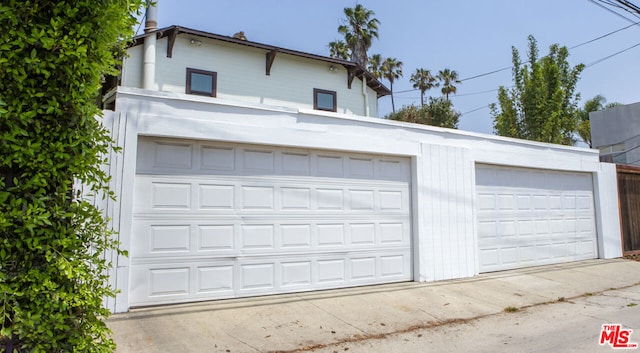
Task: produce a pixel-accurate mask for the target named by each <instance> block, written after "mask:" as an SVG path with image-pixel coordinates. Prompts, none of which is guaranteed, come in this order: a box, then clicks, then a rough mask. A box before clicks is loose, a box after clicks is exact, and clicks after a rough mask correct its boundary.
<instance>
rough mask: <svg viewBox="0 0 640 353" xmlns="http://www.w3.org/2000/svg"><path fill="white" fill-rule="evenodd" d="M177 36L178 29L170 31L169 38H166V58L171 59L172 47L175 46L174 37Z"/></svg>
mask: <svg viewBox="0 0 640 353" xmlns="http://www.w3.org/2000/svg"><path fill="white" fill-rule="evenodd" d="M177 36H178V29H177V28H174V29H172V30H171V33H170V34H169V37H168V38H167V58H171V57H173V45H174V44H176V37H177Z"/></svg>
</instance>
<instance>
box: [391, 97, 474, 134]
mask: <svg viewBox="0 0 640 353" xmlns="http://www.w3.org/2000/svg"><path fill="white" fill-rule="evenodd" d="M460 115H461V114H460V112H458V111H456V110H455V109H453V105H452V104H451V102H450V101H448V100H446V99H445V98H444V97H437V98H433V97H429V102H428V103H427V104H425V105H422V106H420V107H417V106H415V105H409V106H405V107H402V109H400V110H399V111H398V112H396V113H391V114H389V115H388V116H387V117H386V118H387V119H391V120H397V121H404V122H408V123H415V124H424V125H432V126H438V127H446V128H450V129H457V128H458V122H459V121H460Z"/></svg>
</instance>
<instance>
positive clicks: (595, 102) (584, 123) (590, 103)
mask: <svg viewBox="0 0 640 353" xmlns="http://www.w3.org/2000/svg"><path fill="white" fill-rule="evenodd" d="M606 102H607V100H606V99H605V98H604V97H603V96H602V95H599V94H598V95H596V96H595V97H593V98H591V99H589V100H587V101H586V102H584V106H583V107H582V108H581V109H578V112H577V113H578V126H577V128H576V130H577V132H578V135H579V136H580V138H581V139H582V141H584V143H586V144H587V145H589V148H593V146H592V141H591V124H590V121H589V113H591V112H596V111H598V110H603V109H609V108H614V107H617V106H619V105H621V104H620V103H609V104H606V105H605V103H606Z"/></svg>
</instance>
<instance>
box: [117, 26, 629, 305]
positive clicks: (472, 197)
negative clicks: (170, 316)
mask: <svg viewBox="0 0 640 353" xmlns="http://www.w3.org/2000/svg"><path fill="white" fill-rule="evenodd" d="M143 37H146V41H145V38H139V39H138V41H136V42H135V43H134V44H133V45H132V46H131V47H130V49H129V57H128V58H127V59H126V61H125V63H124V68H123V69H124V70H123V75H122V78H121V81H120V82H119V84H118V86H117V87H115V88H114V89H112V90H111V91H110V92H109V93H108V94H107V95H106V96H105V104H106V106H107V107H108V108H110V109H109V110H105V124H106V125H107V126H108V127H109V128H110V129H111V131H112V132H113V135H114V137H115V139H116V140H117V143H118V144H119V145H120V146H122V147H123V153H122V154H120V155H114V156H113V157H112V163H111V165H110V168H111V174H112V175H113V176H114V182H113V188H114V190H115V192H116V194H117V195H118V202H117V203H111V204H109V205H107V206H106V209H107V213H108V215H109V216H110V217H111V218H112V221H113V226H114V228H116V230H118V231H119V240H120V242H121V244H122V245H121V246H122V248H123V249H125V250H128V252H129V256H128V257H124V256H114V257H113V261H114V269H113V273H112V276H111V277H112V279H113V285H114V286H115V287H116V288H117V289H119V290H121V292H120V294H119V295H118V297H117V298H116V299H115V300H114V301H110V302H109V303H108V305H109V307H110V308H111V309H112V310H113V311H116V312H123V311H127V310H128V309H129V308H130V307H134V306H144V305H154V304H165V303H181V302H191V301H200V300H212V299H221V298H234V297H244V296H256V295H265V294H276V293H286V292H298V291H312V290H320V289H328V288H341V287H349V286H360V285H371V284H379V283H389V282H399V281H437V280H444V279H452V278H462V277H470V276H475V275H477V274H479V273H481V272H488V271H498V270H504V269H512V268H519V267H528V266H537V265H543V264H554V263H561V262H568V261H576V260H581V259H592V258H614V257H620V256H621V244H620V226H619V218H618V204H617V192H616V171H615V166H614V165H611V164H606V163H600V162H599V160H598V152H597V151H593V150H588V149H583V148H575V147H565V146H559V145H551V144H544V143H535V142H529V141H523V140H517V139H510V138H503V137H497V136H491V135H484V134H477V133H470V132H464V131H457V130H451V129H442V128H436V127H430V126H422V125H415V124H409V123H401V122H395V121H387V120H383V119H379V118H376V114H377V109H376V106H377V104H376V99H377V97H379V96H382V95H386V94H388V90H387V89H386V88H385V87H384V86H383V85H381V84H380V83H379V82H378V81H376V80H375V79H374V78H373V77H372V76H371V75H370V74H369V73H367V72H366V71H364V70H362V69H361V68H359V67H358V66H357V65H355V64H353V63H350V62H344V61H340V60H335V59H332V58H327V57H322V56H317V55H312V54H307V53H301V52H297V51H293V50H288V49H283V48H276V47H273V46H269V45H264V44H259V43H254V42H249V41H244V40H241V39H235V38H232V37H226V36H220V35H215V34H210V33H205V32H200V31H194V30H191V29H186V28H183V27H175V26H174V27H169V28H166V29H161V30H151V31H150V32H149V33H147V34H146V35H145V36H143Z"/></svg>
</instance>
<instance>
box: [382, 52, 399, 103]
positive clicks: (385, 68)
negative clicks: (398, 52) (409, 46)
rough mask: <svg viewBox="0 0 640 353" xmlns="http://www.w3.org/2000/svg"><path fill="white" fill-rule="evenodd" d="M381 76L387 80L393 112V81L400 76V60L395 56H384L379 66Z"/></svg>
mask: <svg viewBox="0 0 640 353" xmlns="http://www.w3.org/2000/svg"><path fill="white" fill-rule="evenodd" d="M381 71H382V77H384V78H386V79H387V81H389V86H390V87H389V89H390V90H391V110H392V111H393V112H394V113H395V111H396V106H395V103H394V101H393V82H394V81H395V80H397V79H399V78H400V77H402V61H400V60H398V59H396V58H386V59H385V60H384V61H383V62H382V66H381Z"/></svg>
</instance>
